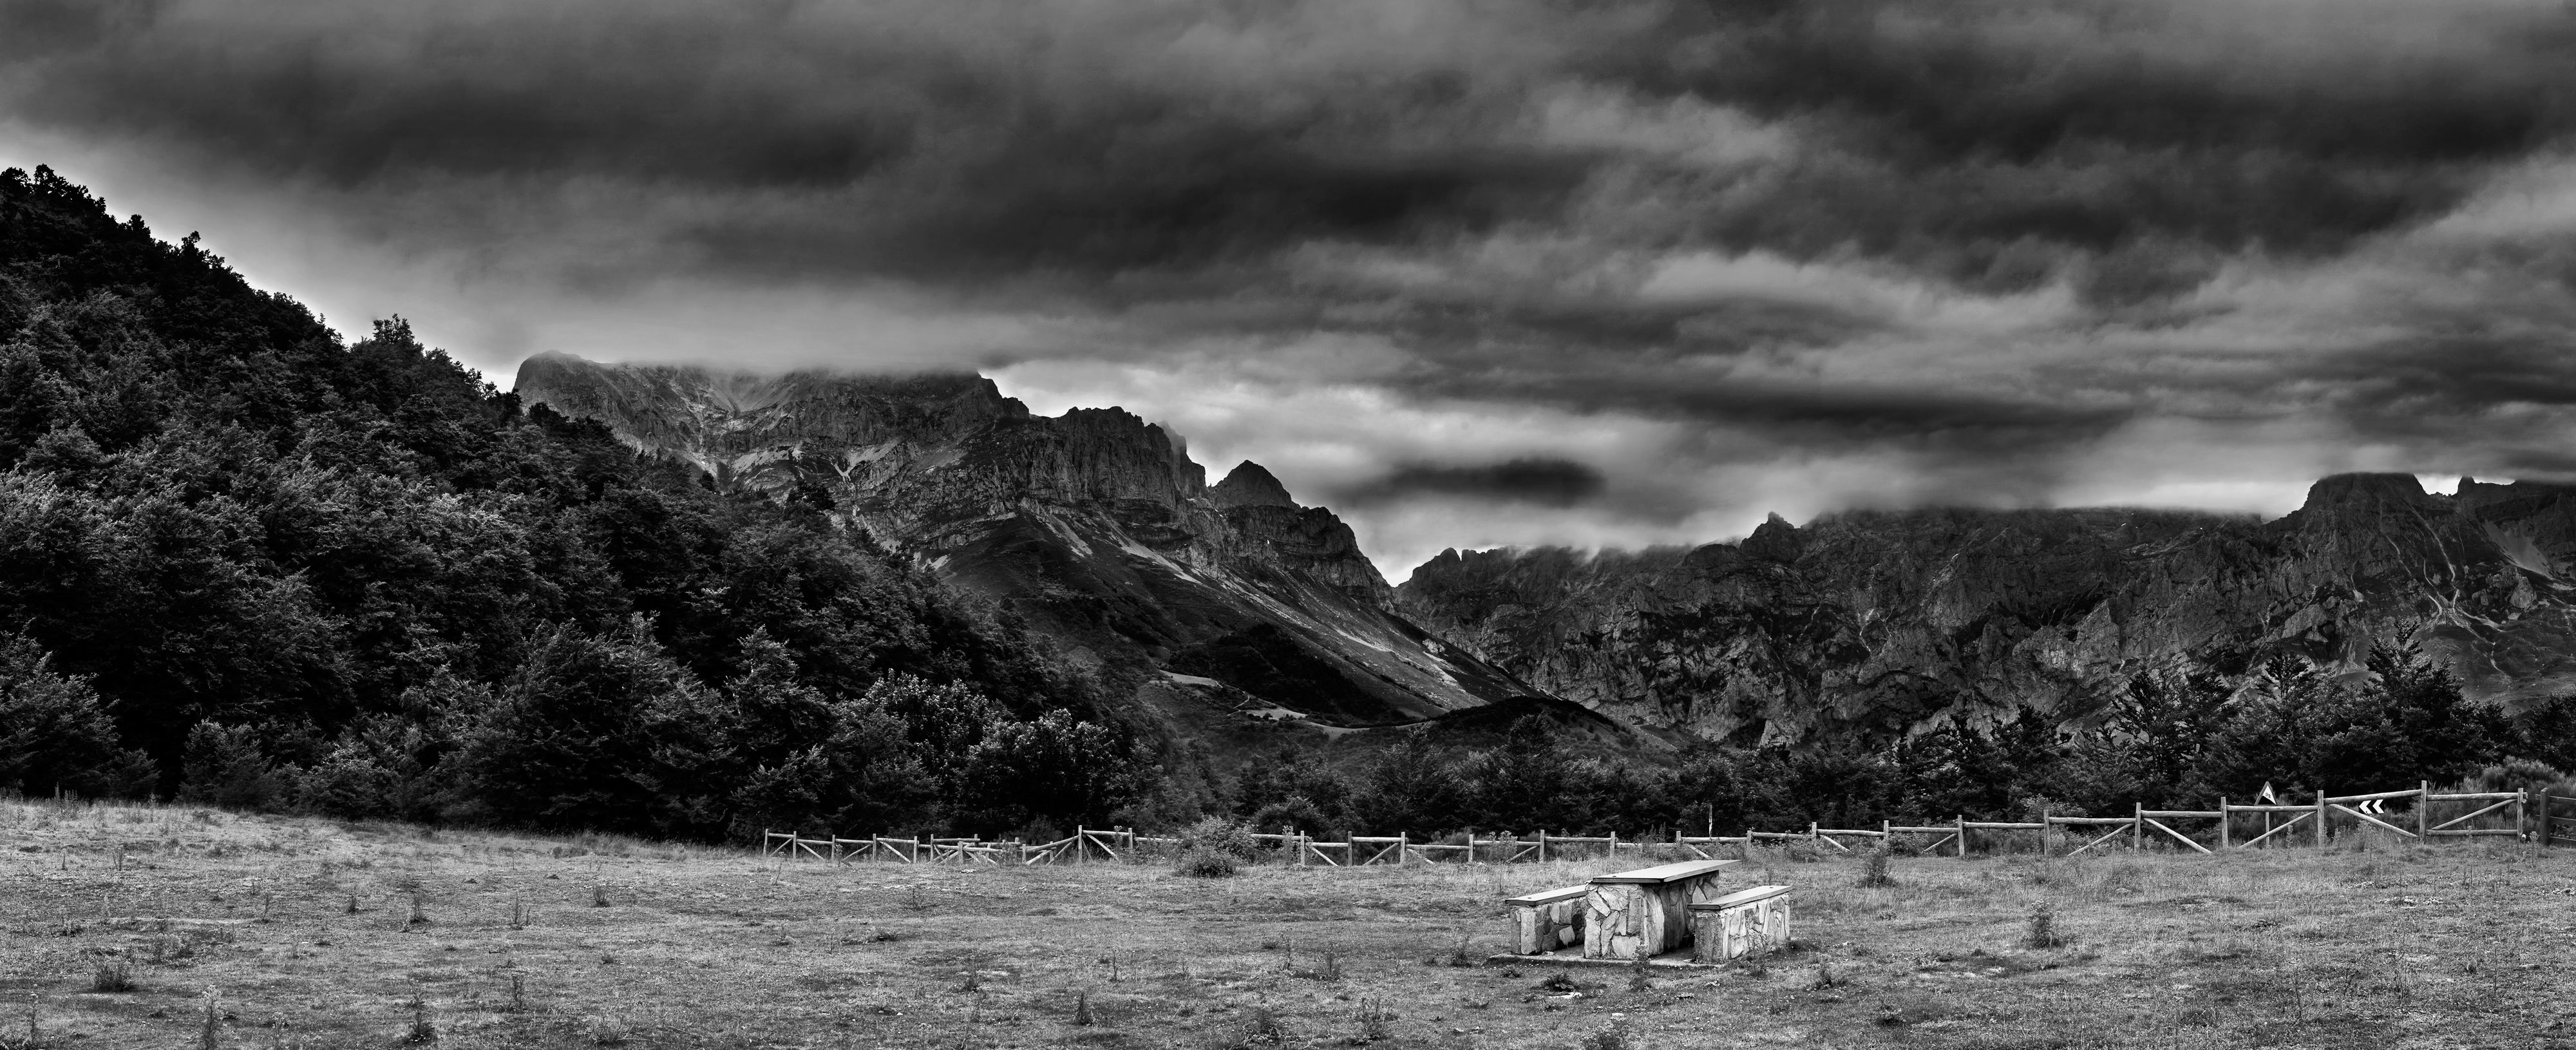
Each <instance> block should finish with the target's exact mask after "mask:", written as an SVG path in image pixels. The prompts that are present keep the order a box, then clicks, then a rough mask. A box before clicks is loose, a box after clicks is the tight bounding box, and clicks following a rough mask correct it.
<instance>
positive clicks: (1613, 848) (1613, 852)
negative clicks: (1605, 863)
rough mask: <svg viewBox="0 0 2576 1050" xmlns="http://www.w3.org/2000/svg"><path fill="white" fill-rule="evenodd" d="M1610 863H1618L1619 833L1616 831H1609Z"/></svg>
mask: <svg viewBox="0 0 2576 1050" xmlns="http://www.w3.org/2000/svg"><path fill="white" fill-rule="evenodd" d="M1610 863H1612V864H1617V863H1619V833H1618V832H1616V831H1613V832H1611V833H1610Z"/></svg>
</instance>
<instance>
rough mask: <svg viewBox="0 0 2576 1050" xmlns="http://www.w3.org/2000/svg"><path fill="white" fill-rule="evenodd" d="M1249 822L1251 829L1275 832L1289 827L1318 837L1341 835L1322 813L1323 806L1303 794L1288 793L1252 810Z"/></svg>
mask: <svg viewBox="0 0 2576 1050" xmlns="http://www.w3.org/2000/svg"><path fill="white" fill-rule="evenodd" d="M1250 823H1251V825H1252V826H1251V829H1250V830H1253V831H1260V832H1266V833H1276V832H1278V831H1279V830H1280V829H1281V828H1283V827H1290V828H1295V829H1297V830H1299V831H1302V832H1305V833H1306V834H1309V835H1313V836H1315V837H1317V838H1319V839H1334V838H1340V837H1341V836H1340V834H1339V831H1338V829H1336V828H1334V827H1333V826H1332V820H1331V819H1330V818H1328V817H1326V816H1325V815H1324V807H1322V806H1318V805H1316V804H1315V801H1314V800H1313V799H1310V798H1307V797H1306V796H1304V795H1290V796H1288V797H1287V798H1283V799H1280V800H1279V801H1277V802H1273V803H1271V804H1269V805H1267V806H1263V807H1261V808H1260V809H1258V810H1255V811H1253V814H1252V819H1251V821H1250Z"/></svg>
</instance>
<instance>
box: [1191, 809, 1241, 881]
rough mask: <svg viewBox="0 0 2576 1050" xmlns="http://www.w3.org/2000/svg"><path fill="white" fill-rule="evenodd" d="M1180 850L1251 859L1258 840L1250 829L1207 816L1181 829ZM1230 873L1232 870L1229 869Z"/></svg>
mask: <svg viewBox="0 0 2576 1050" xmlns="http://www.w3.org/2000/svg"><path fill="white" fill-rule="evenodd" d="M1180 838H1181V852H1182V854H1183V855H1184V856H1186V855H1188V854H1192V853H1201V852H1207V853H1222V854H1225V855H1227V856H1229V857H1232V858H1234V859H1236V860H1251V859H1252V857H1253V851H1254V847H1255V845H1256V843H1257V841H1258V840H1256V839H1254V838H1253V837H1252V829H1251V828H1248V827H1245V826H1243V825H1241V824H1237V823H1234V822H1232V821H1229V820H1227V819H1225V818H1224V817H1207V818H1204V819H1201V820H1199V821H1197V822H1196V823H1193V824H1191V825H1190V826H1189V827H1186V828H1183V829H1181V836H1180ZM1227 874H1229V875H1231V874H1233V872H1231V871H1229V872H1227Z"/></svg>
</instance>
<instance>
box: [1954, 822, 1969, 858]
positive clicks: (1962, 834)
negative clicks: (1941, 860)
mask: <svg viewBox="0 0 2576 1050" xmlns="http://www.w3.org/2000/svg"><path fill="white" fill-rule="evenodd" d="M1950 822H1951V824H1952V825H1953V827H1952V828H1951V833H1952V834H1954V835H1956V836H1958V839H1959V859H1960V860H1966V859H1968V815H1967V814H1965V813H1961V814H1959V815H1958V816H1956V817H1952V818H1950Z"/></svg>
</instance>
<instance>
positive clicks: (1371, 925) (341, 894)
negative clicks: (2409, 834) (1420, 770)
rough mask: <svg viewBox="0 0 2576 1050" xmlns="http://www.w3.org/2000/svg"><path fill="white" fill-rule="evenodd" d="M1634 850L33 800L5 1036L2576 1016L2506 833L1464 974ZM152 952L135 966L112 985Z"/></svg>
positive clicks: (1801, 876) (2281, 1040)
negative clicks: (1246, 858) (1215, 851)
mask: <svg viewBox="0 0 2576 1050" xmlns="http://www.w3.org/2000/svg"><path fill="white" fill-rule="evenodd" d="M120 853H121V854H122V857H123V863H122V866H121V867H120V866H119V864H118V862H117V858H118V856H119V855H120ZM1629 863H1633V862H1629ZM1625 866H1628V864H1627V863H1622V864H1617V865H1614V864H1612V863H1611V862H1608V861H1600V860H1596V861H1590V862H1562V863H1553V864H1549V865H1546V866H1543V867H1542V866H1534V865H1518V866H1499V865H1496V866H1479V867H1465V866H1440V867H1434V868H1422V867H1412V868H1404V869H1396V868H1369V869H1360V870H1326V869H1306V870H1296V869H1285V868H1281V867H1278V866H1276V865H1252V866H1248V867H1245V868H1243V869H1242V871H1241V872H1240V874H1238V876H1237V877H1235V878H1232V879H1223V880H1207V879H1195V878H1189V877H1186V876H1182V875H1178V874H1175V873H1174V872H1172V871H1171V870H1170V869H1169V868H1168V867H1164V866H1159V865H1134V866H1128V865H1099V866H1094V867H1086V868H1057V867H1041V868H1027V869H1006V870H997V869H991V868H974V869H960V868H953V867H905V866H897V865H890V864H874V865H864V866H855V867H851V868H848V869H842V870H833V869H831V868H829V867H826V866H824V865H821V864H818V863H815V862H812V861H806V862H802V863H784V862H775V861H766V860H763V859H760V858H758V857H755V856H746V855H744V854H742V853H739V852H734V851H727V850H710V849H699V848H692V847H670V846H662V845H655V844H648V843H637V842H631V841H625V840H619V839H613V838H601V837H585V838H582V839H578V840H573V839H549V838H541V837H533V836H513V835H501V834H474V833H456V832H444V831H442V832H425V831H422V830H420V829H415V828H409V827H401V826H393V825H381V824H360V825H343V824H336V823H332V822H327V821H315V820H295V819H285V818H267V817H249V816H238V815H233V814H226V813H220V812H210V811H202V810H196V809H190V808H176V807H141V806H136V807H116V806H106V807H89V806H56V805H53V804H50V803H40V802H28V803H0V1005H4V1006H6V1008H7V1009H6V1011H5V1013H6V1016H7V1021H6V1024H5V1030H0V1045H14V1044H16V1043H18V1042H20V1041H22V1040H23V1037H24V1036H25V1034H26V1033H27V1031H28V1030H29V1029H28V1023H27V1021H26V1020H25V1015H24V1014H23V1009H24V1005H25V1004H26V1003H27V1002H28V1001H29V1000H30V998H31V997H32V1000H33V1002H34V1004H35V1008H36V1017H35V1028H34V1030H35V1032H36V1033H37V1040H38V1043H39V1045H43V1046H48V1047H75V1046H77V1047H96V1048H101V1050H106V1048H123V1047H138V1048H139V1047H153V1048H165V1047H173V1046H201V1045H205V1042H204V1041H205V1040H206V1039H208V1038H211V1039H212V1040H213V1042H214V1044H215V1045H218V1046H224V1047H316V1048H318V1047H386V1046H394V1045H400V1044H405V1043H410V1044H413V1045H428V1044H430V1043H432V1042H433V1041H434V1043H435V1045H438V1046H441V1047H593V1046H621V1045H623V1046H637V1047H683V1046H687V1047H743V1048H749V1047H873V1046H903V1047H934V1048H935V1047H959V1048H963V1047H1013V1046H1020V1047H1041V1046H1063V1045H1076V1046H1105V1047H1160V1046H1177V1047H1189V1048H1212V1047H1240V1046H1351V1045H1368V1046H1381V1047H1408V1046H1423V1047H1461V1048H1463V1047H1496V1048H1502V1047H1530V1048H1539V1047H1546V1048H1560V1047H1568V1046H1583V1045H1593V1046H1618V1047H1646V1048H1671V1047H1697V1046H1757V1045H1760V1046H1845V1047H1867V1046H1882V1045H1884V1046H1923V1047H1960V1048H1970V1047H1974V1048H1988V1050H1992V1048H2007V1047H2026V1048H2031V1050H2039V1048H2051V1047H2069V1048H2071V1047H2154V1048H2185V1047H2234V1046H2245V1047H2254V1046H2310V1047H2334V1048H2343V1047H2379V1046H2410V1047H2411V1046H2422V1047H2479V1046H2494V1047H2535V1046H2550V1045H2555V1042H2554V1041H2555V1040H2557V1039H2558V1038H2560V1037H2570V1038H2576V1020H2566V1021H2562V1020H2561V1017H2562V1016H2563V1011H2565V1010H2567V1009H2570V1008H2576V996H2571V995H2570V994H2569V993H2570V992H2571V991H2576V988H2571V987H2570V985H2571V981H2570V980H2569V977H2568V975H2569V974H2570V973H2576V969H2571V966H2576V944H2571V941H2570V936H2569V935H2570V933H2571V929H2576V857H2568V856H2562V855H2549V856H2543V855H2541V854H2539V853H2538V852H2537V851H2535V850H2533V849H2531V848H2530V847H2527V846H2517V845H2510V844H2501V843H2487V844H2468V843H2457V844H2452V843H2446V844H2442V845H2440V846H2436V847H2432V848H2415V847H2393V848H2392V847H2388V846H2387V845H2386V844H2385V843H2382V844H2380V848H2374V849H2369V850H2351V849H2341V848H2338V849H2333V850H2328V851H2324V852H2319V851H2316V850H2313V849H2295V850H2280V851H2251V852H2240V853H2233V854H2227V855H2223V856H2220V857H2216V858H2202V857H2198V856H2173V855H2169V854H2156V853H2149V854H2144V855H2137V856H2131V855H2125V854H2124V855H2117V856H2112V857H2104V858H2097V859H2073V860H2069V859H2043V858H2037V857H2031V856H2019V857H2004V858H1992V859H1988V858H1975V859H1969V860H1964V861H1962V860H1957V859H1953V858H1937V859H1934V858H1898V859H1896V860H1895V861H1894V862H1893V864H1892V867H1893V869H1894V870H1893V874H1894V876H1895V880H1894V884H1893V885H1888V886H1876V887H1860V886H1856V885H1854V883H1855V882H1856V881H1858V880H1857V879H1856V876H1857V875H1860V874H1862V870H1861V862H1859V861H1858V860H1835V861H1829V862H1825V863H1801V862H1797V861H1793V860H1790V859H1788V858H1786V857H1785V856H1777V855H1766V856H1765V857H1762V858H1760V859H1757V860H1755V861H1753V862H1751V863H1748V864H1746V865H1745V866H1744V867H1743V868H1742V869H1739V870H1743V871H1744V872H1745V874H1744V875H1743V876H1742V877H1740V878H1736V879H1732V880H1730V881H1733V882H1737V883H1740V884H1751V883H1753V882H1755V881H1769V882H1779V883H1783V884H1787V885H1790V886H1793V887H1796V888H1797V894H1796V897H1795V902H1796V904H1795V906H1796V909H1797V922H1798V925H1799V936H1800V937H1801V939H1802V940H1803V941H1804V944H1803V945H1802V946H1801V947H1799V948H1798V949H1797V950H1795V951H1793V952H1790V953H1788V954H1786V955H1780V956H1773V957H1771V958H1768V959H1765V960H1762V961H1761V962H1760V963H1759V964H1758V965H1744V966H1738V967H1733V968H1730V969H1727V970H1724V971H1703V970H1687V971H1684V970H1666V969H1652V970H1649V971H1647V972H1646V973H1645V974H1644V975H1643V976H1642V978H1641V977H1640V976H1639V975H1636V974H1633V973H1631V972H1628V971H1622V970H1617V969H1606V970H1595V969H1582V970H1563V969H1549V968H1541V967H1537V966H1528V965H1524V966H1521V967H1519V968H1518V969H1510V968H1503V967H1488V966H1472V965H1457V964H1458V963H1459V962H1460V961H1461V958H1462V957H1465V958H1481V957H1482V956H1484V955H1486V954H1490V953H1491V952H1494V951H1497V950H1499V949H1500V947H1501V945H1502V943H1503V933H1504V925H1503V916H1502V912H1501V909H1500V906H1499V903H1498V902H1499V901H1500V900H1501V898H1503V897H1505V896H1508V895H1511V894H1515V893H1521V892H1527V891H1531V890H1536V889H1545V888H1548V887H1551V886H1557V885H1564V884H1567V883H1570V882H1574V881H1578V880H1580V879H1582V878H1584V877H1586V876H1589V875H1591V874H1594V873H1597V872H1600V871H1605V870H1610V869H1611V868H1613V867H1625ZM353 900H354V901H355V902H357V904H358V905H359V907H358V910H357V911H355V912H351V911H349V910H348V904H349V902H351V901H353ZM603 902H604V905H605V906H603ZM2042 913H2045V914H2046V915H2048V916H2049V919H2048V922H2049V928H2048V930H2047V934H2048V936H2047V938H2045V941H2046V942H2047V943H2049V944H2050V946H2048V947H2033V946H2031V945H2032V944H2033V943H2034V942H2035V940H2036V939H2035V938H2033V937H2032V934H2031V926H2032V917H2033V916H2034V915H2036V914H2042ZM116 967H122V968H123V971H122V972H125V973H128V974H130V980H131V986H130V987H129V988H126V989H124V990H116V991H105V990H98V989H99V988H100V986H101V984H102V982H101V981H100V979H99V977H98V975H99V974H101V973H102V972H106V971H108V970H109V969H111V968H116ZM106 983H109V984H113V983H114V982H106ZM208 1011H212V1013H211V1017H212V1021H211V1027H210V1028H209V1027H208V1026H209V1021H208V1018H209V1016H210V1015H209V1013H208ZM1084 1022H1088V1023H1084ZM209 1033H211V1035H210V1036H209Z"/></svg>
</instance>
